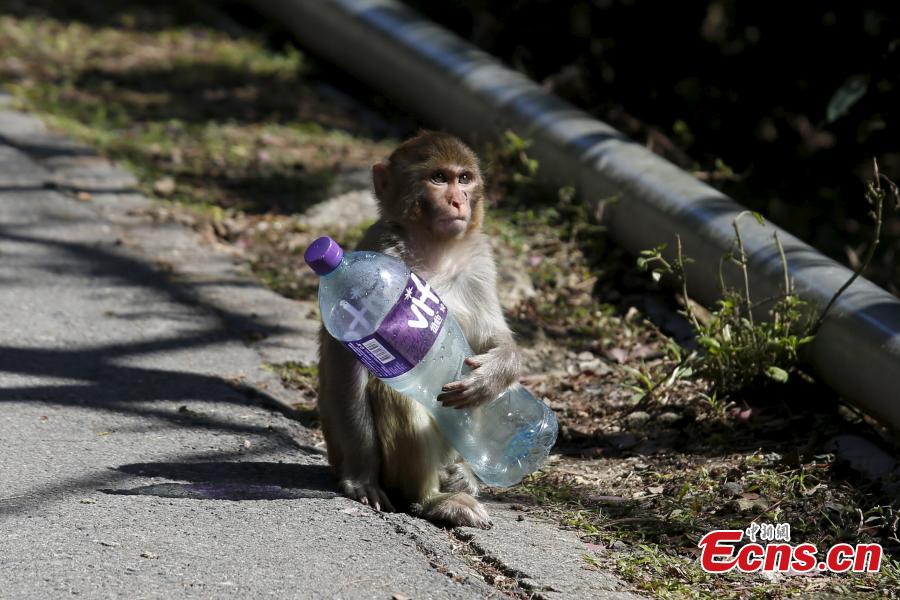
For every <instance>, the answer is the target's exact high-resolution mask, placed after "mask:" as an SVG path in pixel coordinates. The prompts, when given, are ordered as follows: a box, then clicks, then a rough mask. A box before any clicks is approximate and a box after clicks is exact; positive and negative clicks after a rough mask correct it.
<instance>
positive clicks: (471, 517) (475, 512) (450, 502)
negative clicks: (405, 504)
mask: <svg viewBox="0 0 900 600" xmlns="http://www.w3.org/2000/svg"><path fill="white" fill-rule="evenodd" d="M416 509H418V510H416ZM413 511H414V514H418V516H421V517H422V518H425V519H428V520H429V521H433V522H435V523H442V524H445V525H450V526H452V527H478V528H479V529H490V528H492V527H493V526H494V524H493V523H492V522H491V518H490V516H488V513H487V511H486V510H485V509H484V506H482V505H481V503H480V502H478V500H476V499H475V498H473V497H472V496H471V495H469V494H466V493H464V492H459V493H456V494H439V495H438V496H436V497H434V498H432V499H431V500H429V501H428V502H427V503H425V505H424V506H421V507H420V505H414V508H413Z"/></svg>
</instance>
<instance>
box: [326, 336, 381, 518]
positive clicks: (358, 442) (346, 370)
mask: <svg viewBox="0 0 900 600" xmlns="http://www.w3.org/2000/svg"><path fill="white" fill-rule="evenodd" d="M319 348H320V357H319V400H318V408H319V417H320V419H321V421H322V430H323V432H324V433H325V441H326V445H327V446H328V460H329V462H331V465H332V466H333V467H334V468H335V470H336V471H337V475H338V477H339V485H340V487H341V491H342V492H343V493H344V494H346V495H347V496H348V497H350V498H353V499H354V500H358V501H360V502H362V503H363V504H368V505H371V506H373V507H375V509H376V510H381V509H382V508H384V509H385V510H389V511H393V510H394V507H393V506H391V503H390V501H389V500H388V498H387V495H386V494H385V493H384V491H383V490H382V489H381V486H380V485H379V483H378V476H379V467H380V465H379V448H378V439H377V435H378V434H377V432H376V430H375V423H374V421H373V419H372V411H371V408H370V407H369V402H368V400H367V398H366V383H367V382H368V373H367V371H366V370H365V368H364V367H363V366H362V365H361V364H360V363H359V361H358V360H356V357H355V356H353V355H352V354H351V353H350V352H349V351H348V350H347V349H346V348H344V347H343V346H342V345H341V344H340V343H339V342H338V341H337V340H335V339H334V338H333V337H331V336H330V335H328V334H327V333H326V332H325V331H324V330H323V331H322V333H321V337H320V346H319Z"/></svg>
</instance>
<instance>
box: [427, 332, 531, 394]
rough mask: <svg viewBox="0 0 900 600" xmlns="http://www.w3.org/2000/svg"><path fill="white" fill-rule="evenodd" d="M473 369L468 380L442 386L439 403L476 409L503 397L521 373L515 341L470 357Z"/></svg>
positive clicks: (467, 362) (468, 361) (467, 361)
mask: <svg viewBox="0 0 900 600" xmlns="http://www.w3.org/2000/svg"><path fill="white" fill-rule="evenodd" d="M465 362H466V365H468V366H469V367H471V368H472V372H471V373H470V374H469V376H468V377H466V378H465V379H461V380H460V381H454V382H452V383H448V384H447V385H445V386H444V387H443V388H441V392H442V393H441V394H440V395H438V397H437V399H438V402H441V403H442V404H443V405H444V406H451V407H453V408H474V407H476V406H481V405H482V404H484V403H486V402H489V401H491V400H493V399H494V398H496V397H497V396H499V395H500V394H501V393H502V392H503V391H504V390H505V389H506V388H508V387H509V386H511V385H512V384H513V383H515V381H516V379H517V378H518V376H519V353H518V352H517V351H516V347H515V346H514V345H512V344H508V345H507V344H505V345H501V346H497V347H496V348H493V349H491V350H489V351H488V352H487V353H485V354H479V355H477V356H470V357H469V358H467V359H466V361H465Z"/></svg>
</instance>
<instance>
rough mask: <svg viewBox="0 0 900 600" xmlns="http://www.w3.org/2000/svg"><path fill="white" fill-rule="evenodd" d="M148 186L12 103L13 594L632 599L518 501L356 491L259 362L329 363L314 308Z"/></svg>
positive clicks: (1, 162) (3, 551) (6, 331)
mask: <svg viewBox="0 0 900 600" xmlns="http://www.w3.org/2000/svg"><path fill="white" fill-rule="evenodd" d="M0 103H2V97H0ZM134 187H135V182H134V180H133V179H132V177H131V176H130V175H129V174H127V173H125V172H123V171H121V170H119V169H117V168H116V167H114V166H112V165H110V164H109V163H107V162H105V161H104V160H102V159H98V158H97V157H95V156H93V155H92V154H91V153H90V151H89V150H87V149H85V148H82V147H80V146H77V145H75V144H73V143H71V142H70V141H68V140H66V139H64V138H61V137H59V136H56V135H52V134H49V133H48V132H47V131H46V130H45V129H44V127H43V126H42V124H41V123H40V122H39V121H37V120H36V119H34V118H33V117H30V116H28V115H23V114H19V113H16V112H13V111H10V110H3V109H2V108H0V315H2V317H0V323H2V327H0V597H2V598H17V599H20V598H59V597H68V596H70V595H72V596H78V597H82V598H107V597H109V598H182V597H184V598H188V597H198V598H221V597H241V598H245V597H262V596H272V597H278V598H391V597H392V596H394V595H395V594H396V595H398V596H397V597H398V598H403V597H412V598H482V597H492V596H494V597H502V596H503V593H502V592H501V591H500V590H499V589H498V586H497V585H494V581H493V578H492V577H491V576H490V575H487V576H485V573H486V572H487V571H492V572H495V573H497V572H499V573H502V574H504V575H503V577H506V578H507V579H509V578H511V579H513V580H516V581H517V582H518V583H519V585H520V586H521V587H523V588H526V589H530V590H531V591H532V592H533V593H534V594H535V595H536V596H537V597H546V598H564V597H565V598H569V597H590V598H597V597H627V596H629V595H627V594H623V593H620V592H616V591H614V590H616V589H618V588H619V584H618V583H617V582H616V581H615V580H614V578H612V577H611V576H609V575H607V574H604V573H601V572H599V571H597V570H595V569H593V568H591V567H590V566H589V565H588V564H587V562H585V561H584V559H583V558H582V555H584V554H585V553H586V552H587V551H586V549H585V546H584V544H582V543H581V542H580V541H579V540H578V539H577V538H576V537H575V536H574V535H573V534H572V533H570V532H564V531H560V530H559V529H558V528H557V527H555V526H554V525H552V524H549V523H544V522H540V521H537V520H532V519H531V518H528V519H526V520H525V521H519V520H517V516H518V515H517V513H516V512H515V511H513V510H511V508H510V507H508V506H504V505H502V504H494V505H493V506H492V507H491V511H492V516H493V517H494V519H495V522H496V523H497V526H496V528H495V529H494V530H492V531H489V532H481V531H475V530H456V531H448V530H444V529H441V528H438V527H434V526H432V525H431V524H429V523H427V522H424V521H421V520H419V519H415V518H412V517H410V516H408V515H402V514H382V513H377V512H375V511H373V510H371V509H369V508H367V507H364V506H362V505H360V504H357V503H354V502H352V501H350V500H347V499H345V498H342V497H340V496H339V495H338V494H337V493H336V490H335V487H334V480H333V478H332V476H331V474H330V472H329V470H328V468H327V464H326V462H325V459H324V456H323V454H322V451H321V449H320V448H318V447H316V440H315V438H314V437H313V436H312V434H311V432H310V431H309V430H308V429H306V428H305V427H304V426H303V424H302V423H301V421H300V420H298V419H297V418H295V417H294V416H292V415H291V414H290V411H289V410H288V409H286V408H285V406H286V403H288V402H289V401H290V400H291V392H289V391H288V390H285V389H283V388H282V387H281V384H280V382H279V381H278V379H277V378H276V377H275V376H274V375H273V374H272V373H271V372H270V371H269V370H267V369H266V368H265V366H264V365H265V363H274V362H282V361H285V360H307V361H311V360H314V359H315V331H316V329H317V323H315V322H314V321H313V320H311V319H310V318H309V316H308V314H309V312H310V310H309V309H310V304H309V303H304V302H294V301H289V300H286V299H284V298H281V297H279V296H277V295H275V294H274V293H272V292H270V291H268V290H266V289H264V288H262V287H260V286H259V285H257V284H256V283H254V282H253V281H252V280H251V279H250V278H249V277H248V276H247V275H246V273H245V271H244V268H243V267H242V265H241V264H240V263H239V262H236V259H234V258H233V257H231V256H230V255H229V254H228V253H226V252H223V251H221V250H220V249H216V248H214V247H211V246H209V245H208V244H204V243H203V242H202V241H201V239H200V237H199V236H198V235H197V234H196V233H194V232H193V231H191V230H190V229H187V228H185V227H182V226H179V225H176V224H171V223H170V224H167V223H160V222H159V221H158V219H154V218H152V212H153V211H152V208H153V204H152V202H151V201H150V200H148V199H146V198H144V197H142V196H140V195H139V194H137V193H135V192H134V191H133V189H134ZM84 192H88V194H85V193H84ZM79 193H80V194H79ZM483 563H490V564H491V565H492V566H491V569H488V570H485V569H482V568H479V565H481V564H483Z"/></svg>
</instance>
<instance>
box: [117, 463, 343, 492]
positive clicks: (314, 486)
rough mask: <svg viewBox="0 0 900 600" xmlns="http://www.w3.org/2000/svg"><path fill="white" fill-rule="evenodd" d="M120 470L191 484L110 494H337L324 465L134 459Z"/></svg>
mask: <svg viewBox="0 0 900 600" xmlns="http://www.w3.org/2000/svg"><path fill="white" fill-rule="evenodd" d="M117 470H118V471H120V472H122V473H125V474H128V475H136V476H140V477H164V478H166V479H174V480H181V481H187V482H189V483H158V484H152V485H145V486H140V487H136V488H132V489H103V490H101V491H103V492H105V493H107V494H118V495H129V496H159V497H162V498H189V499H195V500H280V499H298V498H324V499H329V498H336V497H337V496H338V494H337V492H336V491H335V482H334V477H333V476H332V473H331V470H330V469H329V468H328V467H327V466H325V465H297V464H284V463H267V462H201V463H188V462H183V463H178V462H171V463H135V464H130V465H122V466H121V467H119V468H118V469H117Z"/></svg>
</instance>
